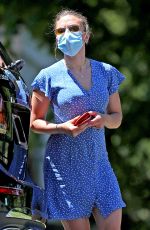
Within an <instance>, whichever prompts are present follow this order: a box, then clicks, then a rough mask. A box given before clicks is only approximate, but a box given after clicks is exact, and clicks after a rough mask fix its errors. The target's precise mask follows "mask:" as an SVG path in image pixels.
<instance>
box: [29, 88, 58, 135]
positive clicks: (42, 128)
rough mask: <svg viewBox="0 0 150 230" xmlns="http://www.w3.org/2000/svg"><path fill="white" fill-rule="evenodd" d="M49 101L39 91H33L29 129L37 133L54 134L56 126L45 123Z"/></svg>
mask: <svg viewBox="0 0 150 230" xmlns="http://www.w3.org/2000/svg"><path fill="white" fill-rule="evenodd" d="M49 104H50V101H49V99H48V97H45V95H44V93H42V92H40V91H33V94H32V100H31V116H30V128H31V129H32V130H33V131H34V132H37V133H56V124H53V123H49V122H48V121H46V115H47V112H48V108H49Z"/></svg>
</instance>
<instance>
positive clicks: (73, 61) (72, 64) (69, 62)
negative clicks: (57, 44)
mask: <svg viewBox="0 0 150 230" xmlns="http://www.w3.org/2000/svg"><path fill="white" fill-rule="evenodd" d="M64 62H65V65H66V66H67V68H68V69H76V70H79V71H80V70H81V69H82V68H83V67H85V65H86V62H87V58H86V57H85V49H84V50H83V49H81V50H80V51H79V53H78V54H77V55H76V56H74V57H69V56H67V55H64Z"/></svg>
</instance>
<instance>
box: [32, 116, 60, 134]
mask: <svg viewBox="0 0 150 230" xmlns="http://www.w3.org/2000/svg"><path fill="white" fill-rule="evenodd" d="M30 128H31V129H32V130H33V132H36V133H47V134H48V133H49V134H56V133H58V132H60V131H59V130H58V125H57V124H54V123H50V122H48V121H45V120H42V119H36V120H34V121H33V122H32V123H31V124H30Z"/></svg>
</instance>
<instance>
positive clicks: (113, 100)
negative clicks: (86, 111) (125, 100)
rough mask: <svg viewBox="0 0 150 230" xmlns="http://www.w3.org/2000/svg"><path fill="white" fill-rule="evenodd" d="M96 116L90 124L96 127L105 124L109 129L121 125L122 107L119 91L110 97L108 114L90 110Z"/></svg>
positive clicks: (101, 126)
mask: <svg viewBox="0 0 150 230" xmlns="http://www.w3.org/2000/svg"><path fill="white" fill-rule="evenodd" d="M90 113H91V115H94V116H95V118H94V119H93V120H91V121H90V125H91V126H94V127H96V128H103V127H104V126H105V127H107V128H109V129H116V128H118V127H119V126H120V125H121V121H122V109H121V103H120V97H119V94H118V93H114V94H112V95H111V96H110V98H109V104H108V107H107V113H106V114H100V113H96V112H90Z"/></svg>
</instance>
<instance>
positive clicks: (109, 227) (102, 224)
mask: <svg viewBox="0 0 150 230" xmlns="http://www.w3.org/2000/svg"><path fill="white" fill-rule="evenodd" d="M92 213H93V216H94V219H95V221H96V225H97V227H98V230H120V229H121V219H122V209H117V210H116V211H114V212H112V213H111V214H110V215H109V216H108V217H107V218H103V217H102V215H101V214H100V212H99V211H98V209H97V208H94V209H93V212H92Z"/></svg>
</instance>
